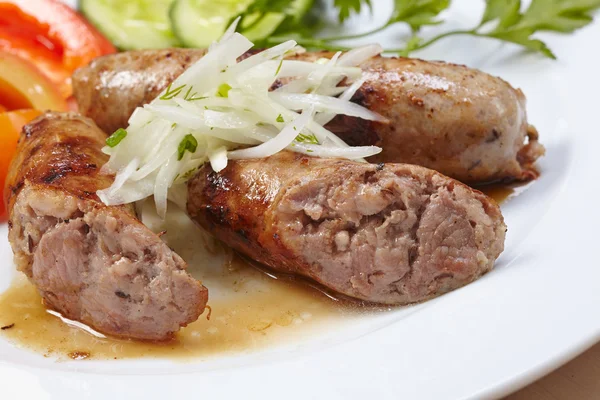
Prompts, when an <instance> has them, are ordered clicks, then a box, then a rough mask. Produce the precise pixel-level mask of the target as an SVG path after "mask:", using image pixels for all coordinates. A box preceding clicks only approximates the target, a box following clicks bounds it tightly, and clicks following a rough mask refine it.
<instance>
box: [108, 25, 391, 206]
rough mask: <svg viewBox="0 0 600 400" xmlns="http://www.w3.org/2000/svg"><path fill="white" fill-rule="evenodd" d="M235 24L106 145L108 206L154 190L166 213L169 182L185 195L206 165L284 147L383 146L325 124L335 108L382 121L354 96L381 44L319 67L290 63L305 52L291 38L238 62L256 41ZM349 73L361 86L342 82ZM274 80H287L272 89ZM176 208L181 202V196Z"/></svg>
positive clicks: (334, 150) (321, 151)
mask: <svg viewBox="0 0 600 400" xmlns="http://www.w3.org/2000/svg"><path fill="white" fill-rule="evenodd" d="M234 30H235V27H234V26H231V27H230V28H229V29H228V30H227V32H226V34H225V35H223V37H222V38H221V39H220V40H219V41H218V42H215V43H213V44H212V45H211V47H210V48H209V50H208V52H207V54H206V55H205V56H204V57H202V58H201V59H200V60H198V61H197V62H196V63H194V64H193V65H192V66H191V67H190V68H188V69H187V70H186V71H184V73H183V74H181V75H180V76H179V77H178V78H177V79H175V81H174V82H172V83H171V85H169V87H167V88H166V89H165V90H163V92H162V93H161V94H160V95H159V96H158V97H157V98H156V99H154V100H153V101H152V102H150V104H148V105H146V106H144V107H143V108H138V109H136V110H135V112H134V113H133V114H132V116H131V117H130V119H129V126H128V128H127V135H126V136H125V137H124V138H123V139H122V140H121V142H120V143H119V144H118V145H117V146H115V147H112V148H110V147H105V148H104V149H103V151H104V152H106V153H107V154H109V155H110V159H109V162H108V163H107V164H106V165H105V166H104V167H103V169H102V171H103V172H109V173H116V177H115V180H114V182H113V184H112V185H111V186H110V187H109V188H107V189H104V190H101V191H99V192H98V195H99V196H100V198H101V199H102V201H103V202H105V203H106V204H109V205H115V204H123V203H126V202H135V201H139V200H141V199H144V198H146V197H148V196H151V195H154V199H155V204H156V208H157V211H158V214H159V215H161V216H164V215H165V212H166V208H167V202H168V199H169V198H170V197H171V198H174V197H173V196H171V195H170V192H171V189H170V188H171V187H172V186H173V185H176V186H177V189H176V191H177V192H178V193H179V192H181V190H180V189H181V187H183V186H184V185H181V184H182V183H184V182H185V181H186V180H188V179H189V178H191V176H193V175H194V174H195V173H196V172H197V171H198V169H199V168H200V167H201V166H202V165H203V164H204V163H205V162H207V161H208V162H210V164H211V166H212V168H213V170H215V171H220V170H222V169H224V168H226V166H227V163H228V160H229V159H240V158H259V157H268V156H271V155H273V154H275V153H277V152H279V151H281V150H283V149H289V150H292V151H296V152H300V153H304V154H308V155H313V156H320V157H343V158H347V159H352V160H361V159H362V158H364V157H368V156H371V155H374V154H377V153H378V152H379V151H381V149H379V148H378V147H374V146H364V147H350V146H348V144H346V143H345V142H344V141H343V140H341V139H340V138H339V137H337V136H336V135H335V134H333V133H332V132H330V131H329V130H327V129H326V128H324V127H323V125H324V124H325V123H326V122H328V121H329V120H330V119H331V118H333V117H334V116H335V115H336V114H344V115H348V116H352V117H357V118H364V119H367V120H373V121H384V120H385V118H383V117H382V116H380V115H379V114H377V113H374V112H371V111H369V110H367V109H365V108H363V107H361V106H359V105H357V104H353V103H351V102H350V100H351V98H352V96H353V95H354V94H355V93H356V91H357V90H358V89H359V88H360V86H361V85H362V83H363V82H364V79H363V73H362V71H361V69H360V68H356V67H355V65H359V64H361V63H362V62H364V61H365V60H366V59H368V58H369V57H371V56H373V55H374V54H377V53H378V52H379V51H380V48H378V47H376V46H369V47H366V48H364V49H357V50H356V51H351V52H349V53H347V54H343V55H342V54H340V53H337V54H335V55H334V56H333V57H332V58H331V59H329V60H328V59H323V60H322V62H318V63H313V62H306V61H299V60H286V59H285V57H286V56H288V55H289V54H290V53H299V52H301V51H303V49H301V48H299V47H298V46H297V45H296V43H295V42H294V41H288V42H286V43H282V44H280V45H278V46H275V47H273V48H271V49H267V50H266V51H263V52H261V53H258V54H255V55H252V56H250V57H247V58H246V59H245V60H243V61H240V62H237V60H238V59H239V58H240V56H242V55H244V54H245V53H246V52H247V51H248V50H249V49H250V48H251V47H252V43H250V42H249V41H248V40H247V39H246V38H244V37H243V36H242V35H240V34H239V33H236V32H234ZM344 78H347V79H348V80H349V81H351V82H354V83H353V84H352V85H351V86H349V87H340V82H341V81H342V80H343V79H344ZM276 79H283V81H284V82H286V84H285V85H284V86H282V87H281V88H280V89H278V90H276V91H275V92H270V88H271V87H272V85H273V83H274V82H275V80H276ZM223 85H226V86H224V87H223ZM335 96H339V98H336V97H335ZM299 112H301V113H299ZM316 113H318V114H317V115H316V116H315V114H316ZM300 133H302V134H303V135H305V136H302V137H299V136H298V135H299V134H300ZM308 135H314V139H313V140H310V138H307V137H306V136H308ZM307 141H314V142H316V143H306V142H307ZM247 146H254V147H247ZM240 147H242V148H240ZM243 147H247V148H243ZM175 197H177V196H175ZM180 197H181V196H180ZM178 204H184V202H182V201H181V198H180V199H179V201H178Z"/></svg>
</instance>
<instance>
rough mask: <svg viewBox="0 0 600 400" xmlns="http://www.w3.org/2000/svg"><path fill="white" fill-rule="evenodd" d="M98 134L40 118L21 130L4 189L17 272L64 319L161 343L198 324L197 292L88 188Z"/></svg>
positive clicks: (148, 237) (71, 122) (159, 247)
mask: <svg viewBox="0 0 600 400" xmlns="http://www.w3.org/2000/svg"><path fill="white" fill-rule="evenodd" d="M105 138H106V136H105V134H104V132H102V131H101V130H100V129H98V127H97V126H96V125H95V124H94V123H93V122H92V121H91V120H89V119H87V118H82V117H79V116H77V115H75V114H60V113H48V114H46V115H44V116H41V117H40V118H38V119H36V120H35V121H33V122H32V123H31V124H29V125H27V126H25V128H24V129H23V132H22V134H21V138H20V140H19V145H18V150H17V153H16V154H17V155H16V158H15V159H14V160H13V163H12V165H11V168H10V172H9V176H8V177H7V187H6V191H5V195H6V202H7V203H6V204H7V205H8V210H9V241H10V243H11V246H12V249H13V252H14V254H15V263H16V265H17V268H18V269H19V270H21V271H23V272H24V273H25V274H26V275H27V276H28V277H29V279H30V280H31V281H32V282H33V283H34V284H35V285H36V286H37V288H38V290H39V292H40V293H41V295H42V296H43V298H44V300H45V302H46V304H47V305H49V306H50V307H52V308H54V309H56V310H57V311H59V312H60V313H62V314H63V315H64V316H66V317H68V318H71V319H75V320H78V321H82V322H84V323H86V324H88V325H90V326H92V327H93V328H95V329H97V330H99V331H101V332H104V333H107V334H111V335H118V336H124V337H131V338H138V339H153V340H157V339H166V338H168V337H169V336H170V335H171V334H172V333H173V332H175V331H177V330H179V328H180V326H185V325H186V324H188V323H189V322H192V321H194V320H196V319H197V318H198V316H199V315H200V314H201V313H202V312H203V310H204V306H205V305H206V301H207V296H208V294H207V290H206V288H205V287H204V286H202V284H201V283H200V282H198V281H196V280H195V279H193V278H192V277H191V276H190V275H189V274H188V273H187V272H186V270H185V269H186V263H185V262H184V261H183V260H182V259H181V258H180V257H179V256H178V255H177V254H175V253H174V252H173V251H172V250H171V249H169V247H168V246H167V245H166V244H164V243H163V242H162V241H161V239H160V238H159V237H158V236H157V235H156V234H154V233H153V232H151V231H150V230H149V229H148V228H146V227H145V226H144V225H143V224H142V223H141V222H140V221H138V219H137V218H136V216H135V213H134V211H133V209H132V208H131V207H129V206H122V207H107V206H105V205H104V204H102V203H101V202H100V200H99V199H98V197H97V196H96V194H95V193H96V191H97V190H99V189H103V188H106V187H108V186H109V185H110V184H111V183H112V180H113V178H114V177H112V176H108V175H102V174H100V173H99V169H100V167H101V166H102V165H103V164H104V163H105V162H106V161H107V159H108V157H107V156H106V155H104V154H103V153H102V152H101V151H100V149H101V148H102V146H103V144H104V140H105Z"/></svg>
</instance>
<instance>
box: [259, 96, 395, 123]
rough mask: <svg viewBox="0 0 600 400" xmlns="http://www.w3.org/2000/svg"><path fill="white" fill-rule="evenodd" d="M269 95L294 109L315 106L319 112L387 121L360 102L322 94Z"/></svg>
mask: <svg viewBox="0 0 600 400" xmlns="http://www.w3.org/2000/svg"><path fill="white" fill-rule="evenodd" d="M269 97H271V99H273V100H275V101H276V102H277V103H279V104H281V105H283V106H284V107H288V108H291V109H293V110H304V109H306V108H309V107H315V109H316V110H317V111H319V112H332V113H335V114H343V115H348V116H351V117H358V118H362V119H366V120H368V121H377V122H383V123H387V122H388V120H387V118H385V117H383V116H382V115H380V114H378V113H376V112H373V111H370V110H368V109H366V108H364V107H361V106H359V105H358V104H354V103H351V102H349V101H345V100H341V99H337V98H335V97H329V96H322V95H318V94H291V93H290V94H287V93H270V94H269Z"/></svg>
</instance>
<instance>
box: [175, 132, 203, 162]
mask: <svg viewBox="0 0 600 400" xmlns="http://www.w3.org/2000/svg"><path fill="white" fill-rule="evenodd" d="M197 148H198V141H197V140H196V138H195V137H194V136H193V135H192V134H187V135H185V137H184V138H183V139H182V140H181V142H180V143H179V146H178V147H177V161H181V159H182V158H183V155H184V154H185V152H186V150H187V151H189V152H190V153H195V152H196V149H197Z"/></svg>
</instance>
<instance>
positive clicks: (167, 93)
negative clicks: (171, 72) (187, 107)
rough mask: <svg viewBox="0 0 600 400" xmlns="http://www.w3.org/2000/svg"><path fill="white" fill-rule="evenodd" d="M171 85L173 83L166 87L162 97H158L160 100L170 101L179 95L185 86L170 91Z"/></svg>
mask: <svg viewBox="0 0 600 400" xmlns="http://www.w3.org/2000/svg"><path fill="white" fill-rule="evenodd" d="M172 85H173V83H169V86H167V90H166V91H165V94H163V95H162V96H160V97H159V99H160V100H171V99H172V98H174V97H175V96H178V95H179V93H181V91H182V90H183V88H184V87H185V85H181V86H179V87H176V88H175V89H173V90H171V86H172Z"/></svg>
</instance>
